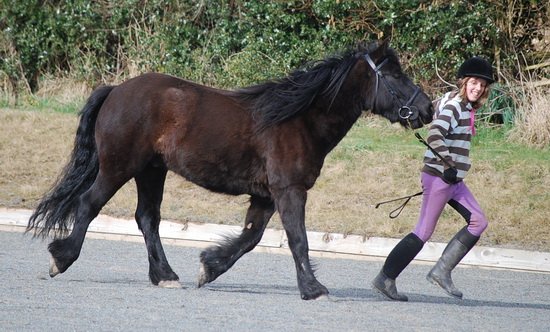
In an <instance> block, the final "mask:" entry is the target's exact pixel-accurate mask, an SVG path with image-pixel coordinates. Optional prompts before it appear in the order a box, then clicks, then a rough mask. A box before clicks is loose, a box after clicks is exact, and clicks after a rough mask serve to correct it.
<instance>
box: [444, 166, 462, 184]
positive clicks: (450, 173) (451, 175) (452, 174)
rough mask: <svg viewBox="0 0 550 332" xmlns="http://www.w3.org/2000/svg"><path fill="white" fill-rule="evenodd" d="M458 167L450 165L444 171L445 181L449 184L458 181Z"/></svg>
mask: <svg viewBox="0 0 550 332" xmlns="http://www.w3.org/2000/svg"><path fill="white" fill-rule="evenodd" d="M456 174H457V171H456V168H454V167H449V168H447V169H446V170H445V171H443V181H445V182H447V183H448V184H455V183H457V182H458V179H457V178H456Z"/></svg>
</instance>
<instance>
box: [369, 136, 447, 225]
mask: <svg viewBox="0 0 550 332" xmlns="http://www.w3.org/2000/svg"><path fill="white" fill-rule="evenodd" d="M414 136H415V137H416V138H418V141H419V142H420V143H422V144H424V145H425V146H427V147H428V149H430V150H431V151H432V152H433V153H434V154H435V155H436V156H437V157H438V158H439V159H441V161H443V162H444V163H445V164H447V166H449V167H452V166H451V165H450V164H449V162H448V161H447V160H445V158H443V157H442V156H441V155H440V154H439V153H438V152H437V151H435V150H434V149H433V148H432V147H431V146H430V144H428V142H426V141H425V140H424V138H422V136H420V134H419V133H414ZM423 193H424V192H423V191H419V192H417V193H416V194H412V195H408V196H403V197H400V198H395V199H390V200H388V201H384V202H380V203H377V204H376V205H375V206H374V208H375V209H378V207H379V206H380V205H382V204H386V203H391V202H396V201H400V200H403V199H404V200H405V201H404V202H403V204H401V205H399V206H398V207H397V208H396V209H394V210H392V211H391V212H390V213H389V217H390V219H395V218H397V217H399V215H400V214H401V211H403V209H404V208H405V206H407V204H408V203H409V201H410V200H411V198H413V197H416V196H420V195H422V194H423Z"/></svg>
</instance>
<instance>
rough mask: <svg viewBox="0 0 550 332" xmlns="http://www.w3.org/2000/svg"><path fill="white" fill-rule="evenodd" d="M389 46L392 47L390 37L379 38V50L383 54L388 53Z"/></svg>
mask: <svg viewBox="0 0 550 332" xmlns="http://www.w3.org/2000/svg"><path fill="white" fill-rule="evenodd" d="M388 47H390V39H389V38H388V37H386V38H384V39H381V40H378V50H379V51H381V52H382V54H386V51H387V50H388Z"/></svg>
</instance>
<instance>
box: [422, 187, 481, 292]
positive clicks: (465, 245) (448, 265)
mask: <svg viewBox="0 0 550 332" xmlns="http://www.w3.org/2000/svg"><path fill="white" fill-rule="evenodd" d="M449 205H451V206H452V207H453V208H454V209H455V210H456V211H458V212H459V213H460V214H461V215H462V216H463V217H464V219H465V220H466V222H467V223H468V226H466V227H464V228H463V229H461V230H460V231H459V232H458V233H457V234H456V235H455V236H454V237H453V238H452V239H451V241H450V242H449V244H448V245H447V247H446V248H445V250H444V251H443V254H442V255H441V258H440V259H439V260H438V261H437V263H436V265H435V266H434V267H433V269H432V270H431V271H430V272H429V273H428V275H427V277H426V279H428V281H430V282H431V283H433V284H435V285H438V286H440V287H441V288H443V290H445V291H446V292H447V294H449V295H451V296H453V297H456V298H462V292H461V291H460V290H458V289H457V288H456V287H455V285H454V283H453V280H452V278H451V271H452V270H453V269H454V268H455V267H456V266H457V265H458V263H459V262H460V261H461V260H462V259H463V258H464V256H466V254H467V253H468V252H469V251H470V250H471V249H472V248H473V247H474V245H475V244H476V243H477V241H478V240H479V236H480V235H481V233H483V231H484V230H485V228H487V219H486V218H485V215H484V214H483V211H482V210H481V208H480V207H479V204H478V203H477V201H476V200H475V198H474V196H473V195H472V193H471V192H470V190H469V189H468V187H467V186H466V184H465V183H464V182H461V183H459V184H457V187H456V190H455V192H454V194H453V198H452V199H451V200H450V201H449Z"/></svg>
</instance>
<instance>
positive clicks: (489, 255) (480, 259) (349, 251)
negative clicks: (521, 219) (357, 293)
mask: <svg viewBox="0 0 550 332" xmlns="http://www.w3.org/2000/svg"><path fill="white" fill-rule="evenodd" d="M31 213H32V211H30V210H21V209H6V208H0V231H15V232H23V231H24V230H25V228H26V226H27V222H28V220H29V217H30V215H31ZM240 231H241V227H239V226H229V225H215V224H193V223H187V224H181V223H176V222H171V221H166V220H163V221H162V222H161V224H160V229H159V232H160V235H161V238H162V239H163V243H164V244H172V245H183V246H192V247H207V246H210V245H212V244H214V243H216V242H219V241H221V240H222V239H223V238H224V236H227V235H229V234H237V233H239V232H240ZM87 236H88V237H90V238H101V239H108V240H123V241H134V242H143V237H142V235H141V232H140V231H139V229H138V228H137V225H136V223H135V221H134V220H125V219H117V218H113V217H109V216H105V215H100V216H98V217H97V218H96V219H95V220H94V221H93V222H92V223H91V224H90V227H89V228H88V233H87ZM307 236H308V242H309V248H310V254H311V255H312V256H317V257H334V258H347V259H370V260H381V259H384V258H385V257H386V256H387V255H388V254H389V252H390V251H391V250H392V249H393V247H394V246H395V245H396V244H397V242H398V241H399V239H389V238H380V237H370V238H364V237H362V236H357V235H347V236H345V235H343V234H337V233H322V232H308V233H307ZM445 245H446V244H445V243H436V242H428V243H426V245H425V246H424V248H423V249H422V251H421V252H420V254H419V255H418V256H417V257H416V258H415V261H417V262H422V261H426V262H435V261H437V260H438V259H439V257H440V256H441V252H442V251H443V249H444V248H445ZM254 250H255V251H259V252H270V253H282V254H289V253H290V251H289V250H288V241H287V238H286V235H285V233H284V231H282V230H274V229H267V230H266V231H265V233H264V236H263V237H262V240H261V242H260V243H259V244H258V246H257V247H256V249H254ZM461 264H463V265H475V266H482V267H490V268H505V269H514V270H525V271H538V272H546V273H550V253H546V252H538V251H526V250H516V249H505V248H491V247H483V246H476V247H474V248H473V249H472V251H470V253H468V255H467V256H466V257H465V258H464V259H463V260H462V262H461Z"/></svg>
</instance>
